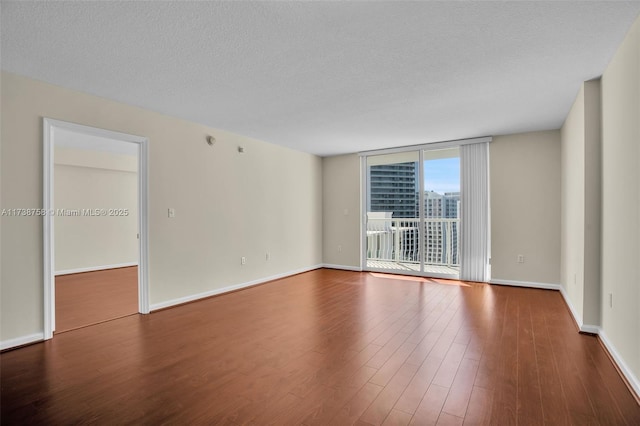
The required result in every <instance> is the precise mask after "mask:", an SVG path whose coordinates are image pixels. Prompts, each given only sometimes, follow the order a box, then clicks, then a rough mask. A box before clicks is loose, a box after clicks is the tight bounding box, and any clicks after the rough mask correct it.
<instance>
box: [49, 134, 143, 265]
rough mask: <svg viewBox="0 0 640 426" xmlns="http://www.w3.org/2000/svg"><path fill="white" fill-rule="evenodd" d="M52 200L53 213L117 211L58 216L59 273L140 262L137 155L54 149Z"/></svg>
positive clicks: (57, 261)
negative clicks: (64, 211) (67, 211)
mask: <svg viewBox="0 0 640 426" xmlns="http://www.w3.org/2000/svg"><path fill="white" fill-rule="evenodd" d="M53 199H54V203H55V206H54V207H55V209H64V210H78V211H80V212H81V211H82V210H83V209H106V211H107V213H109V212H110V211H111V210H114V209H115V211H113V213H114V215H109V214H108V215H106V216H89V215H80V216H71V215H70V216H65V215H56V216H55V217H54V234H55V235H54V241H55V271H56V273H59V272H64V271H67V272H69V271H77V270H89V269H101V268H104V267H109V266H117V265H122V264H134V263H138V238H137V233H138V175H137V157H136V156H131V155H122V154H115V153H110V152H97V151H89V150H85V149H74V148H67V147H59V146H56V147H55V148H54V198H53ZM122 210H126V215H125V214H119V213H122Z"/></svg>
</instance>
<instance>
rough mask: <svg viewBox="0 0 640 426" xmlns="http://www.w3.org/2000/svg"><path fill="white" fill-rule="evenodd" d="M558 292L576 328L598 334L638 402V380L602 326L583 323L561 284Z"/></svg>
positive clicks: (639, 391)
mask: <svg viewBox="0 0 640 426" xmlns="http://www.w3.org/2000/svg"><path fill="white" fill-rule="evenodd" d="M560 294H562V298H563V299H564V302H565V304H566V305H567V307H568V308H569V312H570V313H571V316H572V317H573V319H574V321H575V322H576V325H577V326H578V330H579V331H580V332H581V333H589V334H595V335H596V336H598V339H600V341H601V342H602V344H603V346H604V347H605V349H606V350H607V352H609V356H610V357H611V359H612V360H613V362H614V363H615V364H616V367H617V368H618V371H619V372H620V374H621V375H622V376H623V379H624V380H625V381H626V382H627V384H628V385H629V387H631V390H632V391H633V392H634V393H635V395H634V396H635V398H636V400H637V401H639V402H640V381H639V380H638V378H637V377H636V376H635V375H634V374H633V372H632V371H631V369H630V368H629V366H628V365H627V364H626V363H625V362H624V359H623V358H622V356H620V353H619V352H618V351H617V349H616V347H615V346H614V345H613V343H611V341H610V340H609V338H608V337H607V335H606V333H605V332H604V331H603V330H602V327H600V326H597V325H591V324H584V323H583V322H582V318H580V317H579V316H578V313H577V311H576V309H575V308H574V306H573V303H571V299H569V295H568V294H567V292H566V290H565V289H564V287H562V286H561V287H560Z"/></svg>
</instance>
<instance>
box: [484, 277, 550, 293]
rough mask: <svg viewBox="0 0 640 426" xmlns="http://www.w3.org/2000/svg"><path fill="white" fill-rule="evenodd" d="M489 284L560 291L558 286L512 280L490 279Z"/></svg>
mask: <svg viewBox="0 0 640 426" xmlns="http://www.w3.org/2000/svg"><path fill="white" fill-rule="evenodd" d="M489 284H497V285H510V286H514V287H528V288H541V289H545V290H560V288H561V286H560V284H550V283H536V282H533V281H514V280H500V279H492V280H490V281H489Z"/></svg>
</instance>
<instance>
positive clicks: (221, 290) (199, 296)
mask: <svg viewBox="0 0 640 426" xmlns="http://www.w3.org/2000/svg"><path fill="white" fill-rule="evenodd" d="M322 267H323V265H322V264H320V265H314V266H309V267H306V268H300V269H296V270H293V271H288V272H284V273H282V274H277V275H272V276H270V277H264V278H259V279H257V280H253V281H249V282H246V283H241V284H235V285H230V286H227V287H222V288H216V289H214V290H209V291H205V292H203V293H197V294H192V295H189V296H184V297H179V298H177V299H172V300H167V301H164V302H160V303H154V304H152V305H151V306H150V311H157V310H160V309H165V308H170V307H172V306H177V305H182V304H185V303H189V302H194V301H196V300H200V299H206V298H207V297H211V296H217V295H219V294H224V293H229V292H231V291H236V290H241V289H243V288H248V287H253V286H255V285H259V284H264V283H266V282H269V281H273V280H278V279H280V278H286V277H290V276H291V275H297V274H302V273H304V272H309V271H313V270H314V269H320V268H322Z"/></svg>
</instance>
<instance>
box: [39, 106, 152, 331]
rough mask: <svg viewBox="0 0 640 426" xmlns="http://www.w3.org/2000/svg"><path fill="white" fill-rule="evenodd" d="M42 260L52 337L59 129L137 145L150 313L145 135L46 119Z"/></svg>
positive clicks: (142, 294)
mask: <svg viewBox="0 0 640 426" xmlns="http://www.w3.org/2000/svg"><path fill="white" fill-rule="evenodd" d="M42 124H43V126H42V128H43V129H42V130H43V135H42V141H43V187H42V193H43V213H44V214H43V215H42V217H43V260H44V262H43V263H44V271H43V272H44V277H43V278H44V280H43V281H44V293H43V296H44V315H43V317H44V339H45V340H48V339H51V338H52V337H53V331H54V329H55V312H56V311H55V292H54V289H53V286H54V283H55V267H54V265H55V261H54V256H55V253H54V234H53V217H54V212H55V207H54V206H55V204H54V202H53V196H54V193H53V147H54V141H55V134H56V132H55V131H56V129H64V130H68V131H73V132H76V133H81V134H85V135H90V136H98V137H103V138H109V139H115V140H118V141H122V142H129V143H136V144H138V148H139V149H138V229H139V233H140V241H139V254H138V311H139V312H140V313H141V314H148V313H149V270H148V266H149V220H148V217H149V209H148V197H149V191H148V152H149V151H148V142H149V140H148V139H147V138H145V137H142V136H135V135H129V134H126V133H120V132H114V131H111V130H104V129H99V128H96V127H89V126H83V125H81V124H75V123H69V122H66V121H60V120H54V119H51V118H46V117H45V118H43V122H42Z"/></svg>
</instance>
